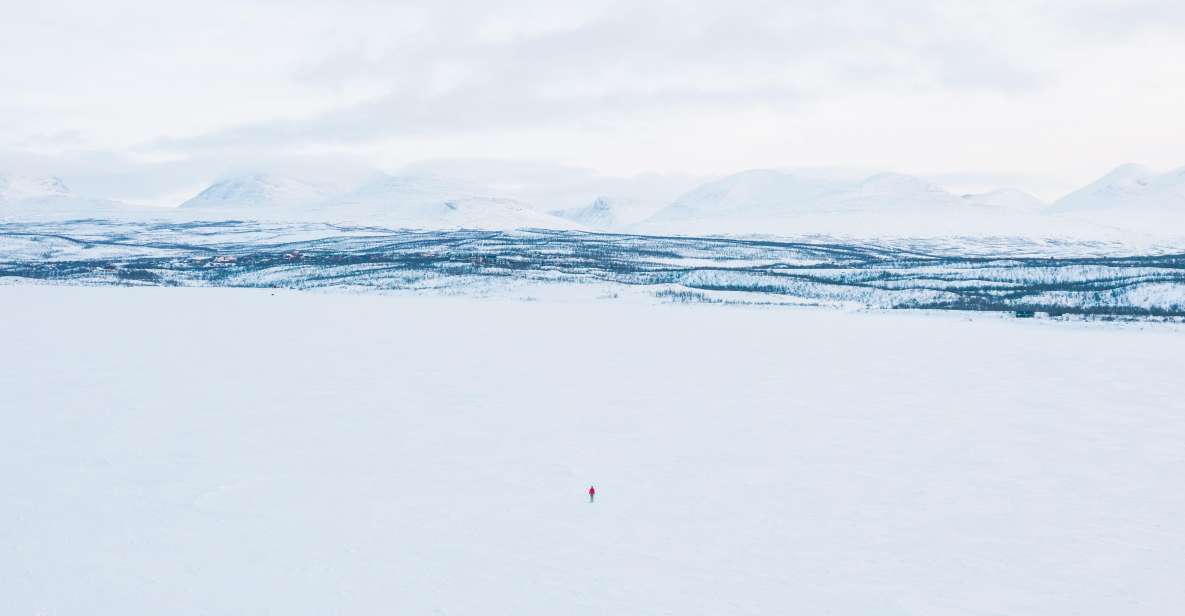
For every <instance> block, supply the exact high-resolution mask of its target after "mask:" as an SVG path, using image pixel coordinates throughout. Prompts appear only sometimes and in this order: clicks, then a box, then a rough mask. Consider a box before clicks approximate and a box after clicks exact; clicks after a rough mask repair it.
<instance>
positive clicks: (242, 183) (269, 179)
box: [181, 173, 332, 209]
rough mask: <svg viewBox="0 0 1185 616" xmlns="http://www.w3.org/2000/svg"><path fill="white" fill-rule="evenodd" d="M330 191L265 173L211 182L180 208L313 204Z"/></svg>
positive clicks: (293, 179)
mask: <svg viewBox="0 0 1185 616" xmlns="http://www.w3.org/2000/svg"><path fill="white" fill-rule="evenodd" d="M331 192H332V191H331V190H330V189H328V188H326V187H324V186H320V185H317V184H314V183H311V182H306V181H304V180H300V179H296V178H292V177H287V176H282V175H271V174H265V173H256V174H250V175H242V176H234V177H228V178H224V179H222V180H219V181H217V182H215V183H214V184H212V185H210V187H209V188H206V189H205V190H203V191H202V192H201V193H199V194H198V195H196V196H195V197H193V198H192V199H190V200H188V201H186V202H185V203H182V204H181V207H183V208H227V209H232V208H246V209H254V208H268V207H294V206H303V205H308V204H311V203H316V202H319V201H322V200H324V199H325V198H327V197H328V196H329V195H330V194H331Z"/></svg>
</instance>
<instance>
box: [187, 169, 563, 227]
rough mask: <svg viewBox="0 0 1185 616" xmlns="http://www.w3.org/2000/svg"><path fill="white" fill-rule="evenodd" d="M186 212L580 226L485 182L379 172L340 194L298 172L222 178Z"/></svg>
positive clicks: (407, 223) (409, 223)
mask: <svg viewBox="0 0 1185 616" xmlns="http://www.w3.org/2000/svg"><path fill="white" fill-rule="evenodd" d="M182 209H183V210H185V211H188V212H189V215H190V216H193V217H197V218H201V219H209V218H211V217H219V216H230V217H239V218H244V219H256V220H269V221H289V220H290V221H317V222H344V223H354V224H366V225H378V226H390V227H414V228H421V229H448V228H488V229H514V228H521V227H547V228H553V229H571V228H575V227H576V225H574V224H573V223H571V222H570V221H567V220H563V219H560V218H557V217H555V216H551V215H549V214H546V213H543V212H540V211H538V210H536V209H535V208H534V207H532V206H531V205H528V204H526V203H523V202H521V201H518V200H516V199H513V198H509V197H505V196H501V195H499V194H497V193H496V192H494V191H491V190H489V189H487V188H485V187H482V186H477V185H471V184H469V183H466V182H462V181H458V180H452V179H448V178H441V177H436V176H428V175H386V174H379V175H375V176H372V177H371V178H370V179H368V180H367V181H365V182H363V183H362V184H361V185H359V186H356V187H353V188H351V189H349V190H345V191H340V190H334V189H332V188H330V187H328V186H325V185H321V184H317V183H312V182H306V181H303V180H300V179H295V178H291V177H285V176H277V175H271V174H254V175H247V176H241V177H235V178H230V179H227V180H223V181H220V182H217V183H215V184H214V185H212V186H210V187H209V188H207V189H206V190H204V191H202V193H201V194H199V195H197V196H196V197H194V198H193V199H191V200H189V201H187V202H186V203H184V204H183V205H182Z"/></svg>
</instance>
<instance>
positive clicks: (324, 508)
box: [0, 285, 1185, 616]
mask: <svg viewBox="0 0 1185 616" xmlns="http://www.w3.org/2000/svg"><path fill="white" fill-rule="evenodd" d="M0 305H3V306H4V307H5V312H4V318H3V319H0V340H3V345H2V346H0V349H2V351H0V392H2V395H0V406H2V408H3V417H4V429H3V430H0V469H5V471H6V472H5V473H4V488H3V490H2V491H0V545H2V546H3V552H2V556H0V580H3V581H2V583H0V588H2V589H3V592H2V593H0V595H2V596H3V606H4V609H3V611H4V612H5V613H6V614H47V615H48V614H61V615H73V614H88V615H94V616H127V615H131V614H171V615H175V616H189V615H198V614H201V615H204V616H216V615H223V614H226V615H230V614H283V615H285V616H303V615H306V614H307V615H310V616H312V615H318V616H320V615H323V614H333V613H343V614H515V615H521V616H536V615H537V616H556V615H564V616H584V615H597V616H603V615H606V614H677V615H684V614H711V615H726V614H727V615H734V614H735V615H753V616H757V615H768V614H841V615H845V616H846V615H849V614H850V615H865V614H901V615H906V614H908V615H933V616H938V615H948V614H976V615H987V614H1031V615H1069V614H1076V615H1078V616H1114V615H1116V614H1123V615H1125V616H1164V615H1166V614H1174V613H1177V612H1178V611H1179V608H1180V606H1182V605H1185V585H1182V584H1181V571H1183V570H1185V533H1182V532H1181V525H1182V522H1181V521H1182V520H1183V519H1185V491H1182V490H1181V488H1180V486H1182V485H1185V449H1183V448H1182V447H1181V443H1182V442H1185V380H1182V379H1181V375H1180V356H1181V347H1182V340H1183V337H1185V332H1182V331H1180V329H1176V328H1174V326H1168V325H1159V326H1158V325H1142V326H1140V327H1116V326H1105V325H1097V324H1096V325H1083V324H1079V325H1075V324H1068V323H1058V324H1051V323H1038V322H1023V321H1017V320H1003V319H993V318H972V319H968V318H967V317H964V316H959V317H957V318H956V317H954V316H953V315H952V316H946V317H944V316H936V315H926V314H901V313H887V314H886V313H879V314H859V313H855V314H854V313H847V312H842V311H832V310H810V309H799V310H792V311H786V310H768V309H763V308H740V307H725V306H703V305H698V306H651V305H639V304H635V303H629V302H628V301H623V300H617V299H603V300H593V299H591V298H590V299H588V300H583V301H556V302H504V301H492V300H491V301H475V300H472V299H464V300H461V299H451V300H450V299H439V298H437V299H424V298H408V297H403V298H395V297H383V296H373V295H371V296H357V295H343V294H328V293H299V292H292V291H272V290H264V289H256V290H252V289H164V288H155V289H133V288H126V287H124V288H77V287H76V288H64V287H47V286H4V285H0ZM80 306H85V308H86V310H85V315H86V317H85V318H79V307H80ZM309 324H316V326H315V327H310V326H309ZM969 350H971V351H969ZM969 353H970V355H969ZM590 484H593V485H595V486H596V488H597V501H596V503H595V504H590V503H589V502H588V498H587V496H586V494H585V492H586V490H587V489H588V487H589V485H590Z"/></svg>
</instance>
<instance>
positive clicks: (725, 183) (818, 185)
mask: <svg viewBox="0 0 1185 616" xmlns="http://www.w3.org/2000/svg"><path fill="white" fill-rule="evenodd" d="M840 188H842V184H841V183H839V182H836V181H833V180H825V179H813V178H806V177H801V176H798V175H795V174H791V173H786V172H782V171H774V170H768V169H755V170H752V171H745V172H742V173H738V174H736V175H731V176H728V177H726V178H723V179H719V180H713V181H711V182H707V183H705V184H702V185H701V186H699V187H698V188H695V189H694V190H692V191H690V192H688V193H687V194H685V195H683V196H681V197H679V198H678V199H676V200H675V201H674V202H673V203H672V204H671V205H669V206H667V207H666V208H663V209H662V210H660V211H659V212H658V213H657V214H655V215H654V216H653V217H651V219H650V221H651V222H656V223H661V222H678V221H699V220H704V219H724V218H731V219H738V218H742V219H754V218H762V217H768V216H775V215H781V214H785V213H788V212H791V211H802V210H808V209H811V208H813V207H815V206H816V205H817V204H818V203H819V201H820V200H821V199H822V198H823V197H824V196H826V195H828V194H831V193H834V192H836V191H838V190H839V189H840Z"/></svg>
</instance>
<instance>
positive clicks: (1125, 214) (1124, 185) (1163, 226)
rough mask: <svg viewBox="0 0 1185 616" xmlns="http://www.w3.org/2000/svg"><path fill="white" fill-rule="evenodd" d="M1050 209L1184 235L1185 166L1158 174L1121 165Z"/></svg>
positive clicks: (1140, 166)
mask: <svg viewBox="0 0 1185 616" xmlns="http://www.w3.org/2000/svg"><path fill="white" fill-rule="evenodd" d="M1051 210H1052V211H1053V212H1056V213H1057V214H1059V215H1061V216H1064V217H1067V218H1075V219H1080V220H1089V221H1092V222H1095V223H1097V224H1105V225H1110V226H1116V227H1122V228H1131V229H1138V230H1141V231H1145V232H1150V233H1165V232H1169V233H1175V234H1176V235H1178V236H1182V237H1185V167H1181V168H1179V169H1175V170H1173V171H1168V172H1164V173H1157V172H1155V171H1152V170H1151V169H1148V168H1147V167H1144V166H1142V165H1136V164H1126V165H1122V166H1120V167H1118V168H1116V169H1115V170H1114V171H1112V172H1110V173H1108V174H1107V175H1105V176H1103V177H1102V178H1100V179H1098V180H1097V181H1095V182H1093V183H1091V184H1089V185H1087V186H1086V187H1084V188H1082V189H1080V190H1077V191H1075V192H1073V193H1071V194H1069V195H1066V196H1065V197H1063V198H1062V199H1060V200H1058V201H1057V202H1056V203H1054V204H1053V206H1052V208H1051Z"/></svg>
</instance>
